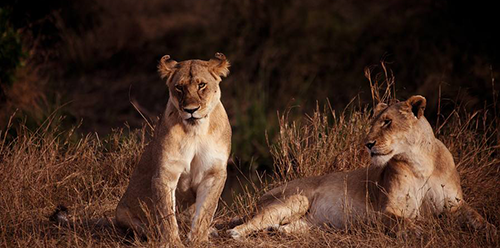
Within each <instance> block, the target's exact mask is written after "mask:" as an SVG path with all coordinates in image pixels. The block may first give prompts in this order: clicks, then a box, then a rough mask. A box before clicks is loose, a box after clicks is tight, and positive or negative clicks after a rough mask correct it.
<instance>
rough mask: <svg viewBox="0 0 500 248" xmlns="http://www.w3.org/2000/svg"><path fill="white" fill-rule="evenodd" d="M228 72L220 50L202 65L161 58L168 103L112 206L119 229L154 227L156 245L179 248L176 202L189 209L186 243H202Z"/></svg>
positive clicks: (222, 168) (217, 185) (221, 172)
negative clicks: (223, 80) (223, 82)
mask: <svg viewBox="0 0 500 248" xmlns="http://www.w3.org/2000/svg"><path fill="white" fill-rule="evenodd" d="M228 68H229V62H228V60H227V59H226V57H225V56H224V55H223V54H222V53H216V54H215V58H212V59H210V60H209V61H202V60H186V61H182V62H176V61H174V60H172V59H170V56H169V55H165V56H163V57H162V58H161V60H160V63H159V65H158V71H159V73H160V75H161V78H162V79H166V84H167V86H168V89H169V99H168V103H167V106H166V108H165V111H164V113H163V115H162V117H161V118H160V120H159V123H158V125H157V127H156V128H155V131H154V136H153V139H152V141H151V142H150V143H149V144H148V145H147V147H146V148H145V150H144V153H143V154H142V156H141V159H140V162H139V164H138V165H137V166H136V168H135V170H134V172H133V173H132V176H131V178H130V182H129V184H128V187H127V189H126V191H125V193H124V195H123V197H122V198H121V200H120V202H119V203H118V206H117V207H116V211H115V222H116V224H117V225H118V226H119V227H122V228H127V229H132V230H134V231H135V232H137V233H139V234H140V235H145V233H146V228H147V227H148V226H150V225H157V229H158V230H159V232H160V234H161V235H160V236H161V237H163V239H162V240H161V242H162V243H164V244H165V245H166V246H183V243H182V241H181V239H180V236H179V228H178V224H177V219H176V214H175V213H176V204H182V205H184V206H191V209H193V210H194V214H193V216H192V223H191V230H190V232H189V234H188V240H189V242H190V243H197V242H204V241H207V240H208V233H209V228H210V225H211V222H212V219H213V216H214V213H215V211H216V208H217V204H218V200H219V197H220V195H221V193H222V190H223V187H224V184H225V181H226V177H227V172H226V167H227V161H228V157H229V154H230V150H231V126H230V123H229V120H228V117H227V114H226V111H225V109H224V106H222V103H221V101H220V98H221V90H220V87H219V83H220V82H221V78H222V77H226V76H227V74H228V73H229V69H228ZM151 216H152V217H151Z"/></svg>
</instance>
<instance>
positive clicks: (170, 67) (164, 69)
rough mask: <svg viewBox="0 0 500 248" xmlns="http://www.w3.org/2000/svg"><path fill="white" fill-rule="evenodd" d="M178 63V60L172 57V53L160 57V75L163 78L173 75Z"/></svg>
mask: <svg viewBox="0 0 500 248" xmlns="http://www.w3.org/2000/svg"><path fill="white" fill-rule="evenodd" d="M176 65H177V61H175V60H173V59H170V55H165V56H163V57H162V58H161V59H160V63H159V64H158V72H159V73H160V77H161V78H162V79H164V78H168V77H169V76H170V75H172V72H174V70H175V66H176Z"/></svg>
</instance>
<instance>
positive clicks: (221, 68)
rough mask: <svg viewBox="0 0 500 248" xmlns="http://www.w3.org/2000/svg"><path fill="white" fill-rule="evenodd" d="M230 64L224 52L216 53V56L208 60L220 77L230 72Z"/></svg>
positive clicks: (210, 67)
mask: <svg viewBox="0 0 500 248" xmlns="http://www.w3.org/2000/svg"><path fill="white" fill-rule="evenodd" d="M229 66H230V64H229V61H227V59H226V56H225V55H224V54H222V53H216V54H215V58H213V59H210V61H208V67H209V69H210V71H212V72H213V73H215V75H217V76H218V77H227V74H229Z"/></svg>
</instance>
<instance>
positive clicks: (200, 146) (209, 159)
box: [177, 135, 229, 195]
mask: <svg viewBox="0 0 500 248" xmlns="http://www.w3.org/2000/svg"><path fill="white" fill-rule="evenodd" d="M227 151H228V147H227V144H224V143H223V142H220V141H219V139H218V138H217V137H213V136H210V135H193V136H192V137H190V138H189V139H185V140H183V141H182V144H181V146H180V150H179V155H180V156H181V157H182V158H183V164H184V168H183V171H182V173H181V176H180V178H179V182H178V184H177V194H180V195H184V194H186V193H190V194H192V193H196V190H197V188H198V186H199V184H200V183H201V182H202V181H203V180H204V179H205V178H206V177H207V176H210V175H211V174H212V172H213V171H215V170H226V168H225V166H226V162H227V159H228V157H229V154H228V152H227Z"/></svg>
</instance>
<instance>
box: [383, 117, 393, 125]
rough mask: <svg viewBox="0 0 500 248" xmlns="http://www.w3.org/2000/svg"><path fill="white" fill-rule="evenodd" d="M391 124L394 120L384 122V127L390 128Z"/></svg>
mask: <svg viewBox="0 0 500 248" xmlns="http://www.w3.org/2000/svg"><path fill="white" fill-rule="evenodd" d="M391 123H392V120H390V119H385V120H384V126H389V125H391Z"/></svg>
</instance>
